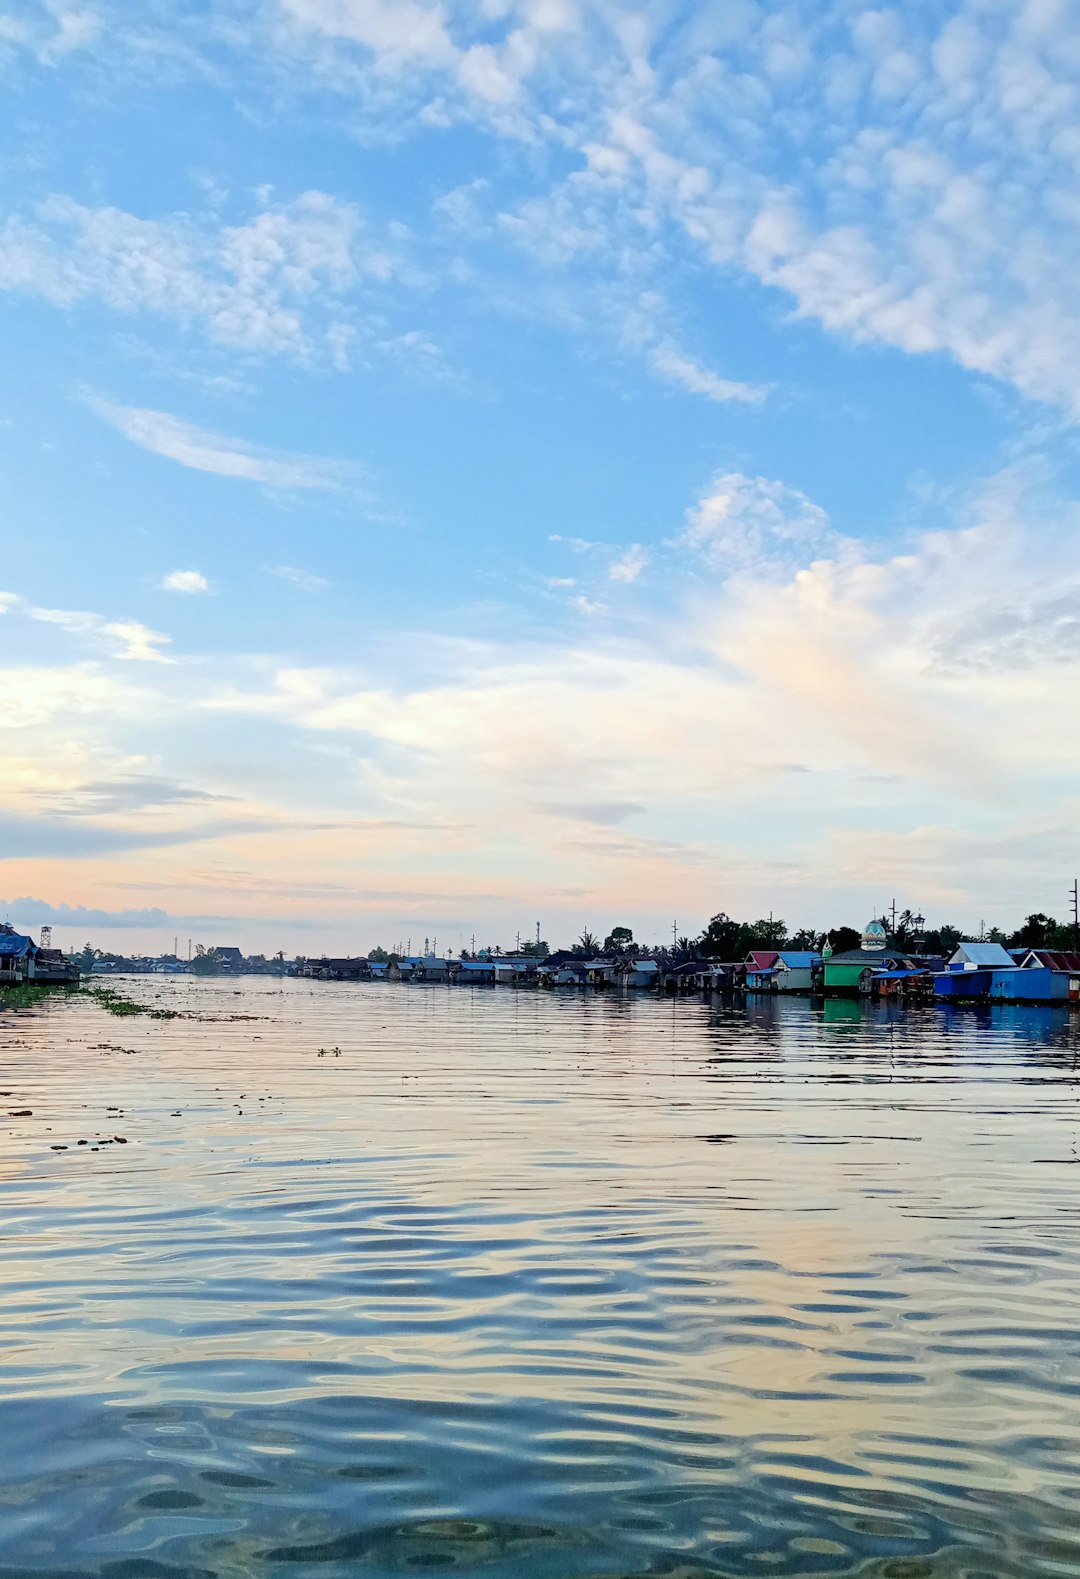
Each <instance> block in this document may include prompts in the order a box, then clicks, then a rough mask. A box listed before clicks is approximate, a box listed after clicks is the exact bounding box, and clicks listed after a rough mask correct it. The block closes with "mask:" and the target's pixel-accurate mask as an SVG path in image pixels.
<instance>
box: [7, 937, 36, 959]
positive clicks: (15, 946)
mask: <svg viewBox="0 0 1080 1579" xmlns="http://www.w3.org/2000/svg"><path fill="white" fill-rule="evenodd" d="M36 948H37V944H36V943H35V942H34V940H33V938H24V937H22V936H21V935H20V934H19V933H18V932H5V933H3V934H2V935H0V954H7V955H14V957H15V958H16V959H21V958H22V957H23V955H24V954H32V953H33V952H34V950H35V949H36Z"/></svg>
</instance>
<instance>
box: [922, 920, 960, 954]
mask: <svg viewBox="0 0 1080 1579" xmlns="http://www.w3.org/2000/svg"><path fill="white" fill-rule="evenodd" d="M963 940H964V934H963V933H962V932H961V930H960V928H959V927H953V926H948V925H945V926H941V927H932V928H931V929H930V931H929V932H925V933H924V934H923V940H922V944H923V948H924V949H925V950H926V952H927V954H937V955H940V956H942V957H943V958H945V959H948V957H949V955H950V954H952V953H954V952H955V950H956V945H957V944H958V943H962V942H963Z"/></svg>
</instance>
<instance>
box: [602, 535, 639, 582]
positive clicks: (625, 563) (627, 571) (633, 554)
mask: <svg viewBox="0 0 1080 1579" xmlns="http://www.w3.org/2000/svg"><path fill="white" fill-rule="evenodd" d="M648 563H649V555H648V553H647V552H646V550H645V549H644V548H642V546H641V544H640V543H632V544H631V545H630V547H629V548H628V549H627V550H626V553H625V554H623V555H621V557H620V558H618V559H617V560H616V561H615V563H614V564H613V565H612V567H611V569H610V570H609V571H608V575H609V577H610V578H611V580H612V581H625V582H631V581H636V580H637V579H638V577H639V576H640V575H641V572H642V571H643V570H644V569H645V566H646V565H647V564H648Z"/></svg>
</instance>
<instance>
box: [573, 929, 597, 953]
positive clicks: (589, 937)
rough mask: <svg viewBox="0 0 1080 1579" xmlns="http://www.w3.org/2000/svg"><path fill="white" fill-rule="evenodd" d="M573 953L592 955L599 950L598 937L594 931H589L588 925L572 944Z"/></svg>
mask: <svg viewBox="0 0 1080 1579" xmlns="http://www.w3.org/2000/svg"><path fill="white" fill-rule="evenodd" d="M574 952H575V954H585V955H589V956H591V955H593V954H598V953H599V952H600V939H599V938H598V937H597V935H596V933H595V932H590V931H589V929H588V927H586V928H585V931H584V932H583V933H582V934H581V936H580V937H579V938H578V940H577V942H576V943H575V944H574Z"/></svg>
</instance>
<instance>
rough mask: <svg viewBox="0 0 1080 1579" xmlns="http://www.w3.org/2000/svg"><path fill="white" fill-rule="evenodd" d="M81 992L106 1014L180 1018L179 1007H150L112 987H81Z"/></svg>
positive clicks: (167, 1018)
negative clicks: (126, 996)
mask: <svg viewBox="0 0 1080 1579" xmlns="http://www.w3.org/2000/svg"><path fill="white" fill-rule="evenodd" d="M81 990H82V992H83V993H84V994H85V996H86V997H88V998H93V1000H94V1002H95V1003H96V1004H97V1005H98V1007H99V1008H101V1009H104V1010H105V1012H106V1013H107V1014H119V1015H127V1014H145V1015H148V1016H149V1017H150V1019H151V1020H179V1019H181V1018H182V1016H181V1013H180V1010H179V1009H152V1008H150V1006H149V1005H148V1004H145V1003H136V1002H135V999H134V998H125V997H124V994H123V993H122V992H117V991H115V989H114V988H112V987H83V988H82V989H81Z"/></svg>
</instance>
